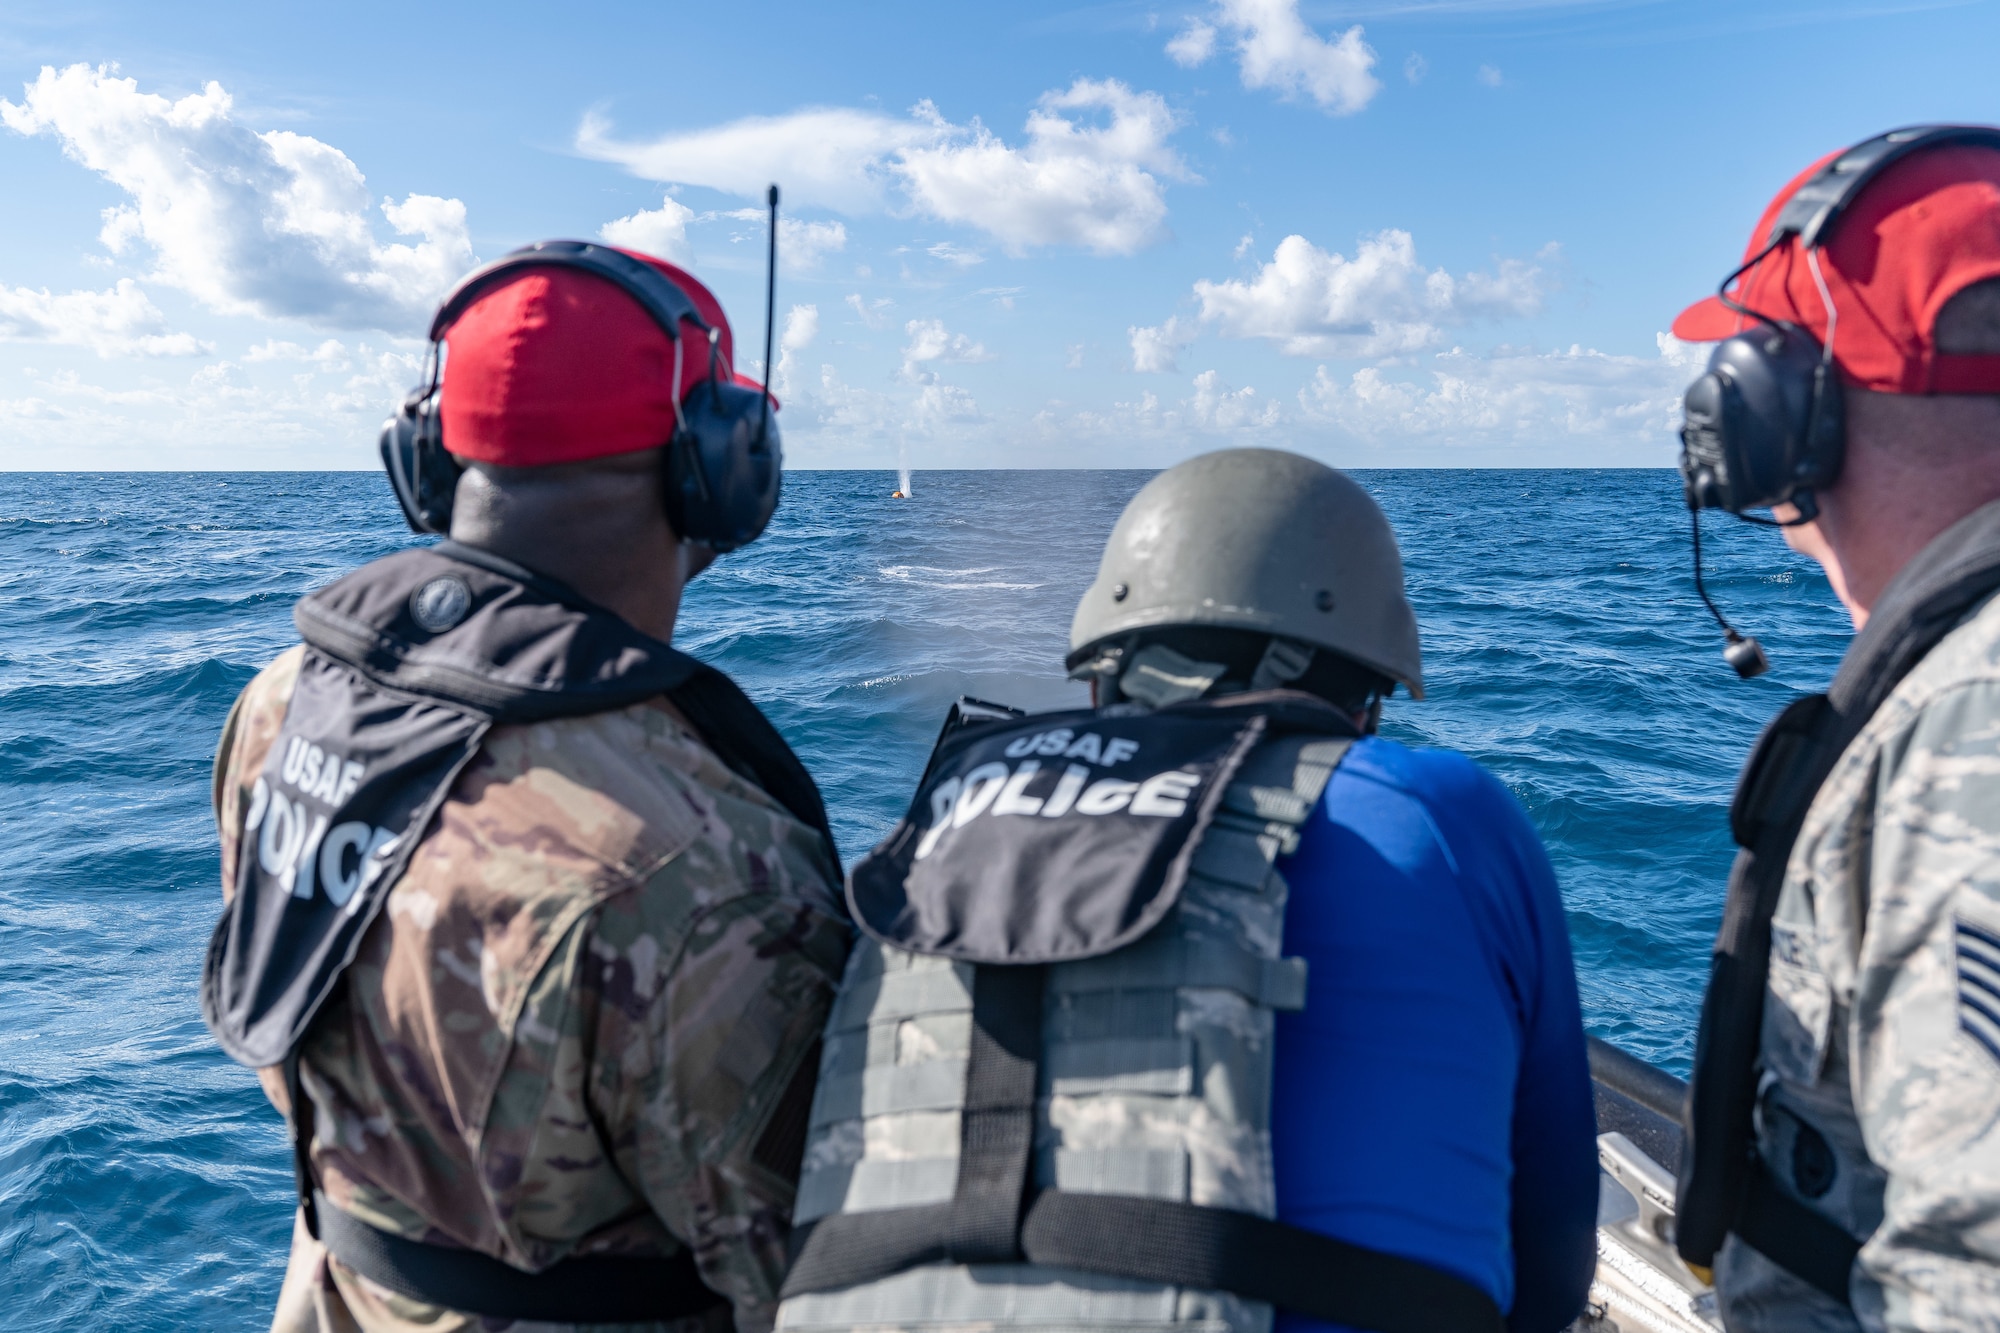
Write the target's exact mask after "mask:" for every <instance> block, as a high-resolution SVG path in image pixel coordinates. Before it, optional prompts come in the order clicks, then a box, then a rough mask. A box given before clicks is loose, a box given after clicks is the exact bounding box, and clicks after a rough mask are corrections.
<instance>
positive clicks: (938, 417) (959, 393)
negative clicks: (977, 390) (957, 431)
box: [910, 384, 986, 430]
mask: <svg viewBox="0 0 2000 1333" xmlns="http://www.w3.org/2000/svg"><path fill="white" fill-rule="evenodd" d="M985 419H986V414H985V413H984V412H982V411H980V410H979V403H978V401H977V400H976V399H974V398H973V396H972V395H971V394H969V393H967V392H966V391H965V390H963V389H961V388H959V387H958V386H957V385H956V384H926V385H925V386H924V387H923V389H922V391H921V392H919V393H918V394H917V400H916V402H914V403H912V404H911V405H910V424H911V425H912V426H914V427H916V428H917V429H918V430H936V429H937V428H938V427H939V426H946V425H951V426H963V425H969V424H971V423H973V422H976V421H984V420H985Z"/></svg>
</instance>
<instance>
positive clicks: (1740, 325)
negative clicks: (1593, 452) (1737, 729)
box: [1674, 126, 2000, 1330]
mask: <svg viewBox="0 0 2000 1333" xmlns="http://www.w3.org/2000/svg"><path fill="white" fill-rule="evenodd" d="M1730 282H1734V283H1735V286H1734V289H1733V290H1731V288H1730V285H1729V283H1730ZM1674 333H1675V335H1676V336H1677V337H1680V338H1683V339H1688V340H1694V341H1708V340H1721V342H1720V346H1719V347H1718V348H1717V350H1716V352H1715V354H1714V357H1713V359H1712V360H1711V362H1710V367H1709V373H1708V374H1706V375H1705V376H1703V378H1702V379H1701V380H1699V381H1697V382H1696V384H1695V385H1694V386H1693V387H1692V388H1691V389H1690V390H1689V391H1688V399H1687V425H1686V429H1685V430H1684V432H1683V440H1684V443H1685V446H1686V452H1685V453H1684V455H1683V459H1682V470H1683V473H1684V475H1685V477H1686V480H1687V486H1688V499H1689V504H1690V507H1691V508H1694V509H1700V508H1708V507H1715V508H1723V509H1728V510H1731V511H1733V512H1737V513H1739V514H1740V513H1743V512H1744V511H1747V510H1757V509H1768V510H1769V511H1770V514H1771V519H1772V520H1774V521H1776V522H1777V523H1780V524H1782V525H1784V526H1783V532H1784V536H1785V540H1786V541H1787V542H1788V543H1789V544H1790V545H1791V546H1792V548H1793V549H1794V550H1797V551H1800V552H1802V553H1804V554H1807V555H1810V556H1812V557H1813V558H1814V559H1815V560H1817V561H1818V562H1819V563H1820V564H1821V566H1822V567H1824V569H1825V570H1826V574H1827V578H1828V580H1829V581H1830V582H1831V584H1832V585H1833V590H1834V592H1835V593H1836V594H1837V595H1838V596H1839V598H1840V600H1841V601H1842V603H1843V604H1844V605H1845V606H1846V607H1847V609H1848V611H1849V613H1850V614H1851V616H1852V617H1853V620H1854V624H1855V628H1856V630H1857V631H1858V633H1857V635H1856V638H1855V640H1854V643H1853V645H1852V647H1851V648H1850V649H1849V651H1848V653H1847V655H1846V658H1845V659H1844V660H1843V662H1842V665H1841V668H1840V671H1839V673H1838V675H1837V676H1836V677H1835V680H1834V682H1833V684H1832V686H1831V688H1830V689H1829V691H1828V692H1827V694H1825V695H1810V696H1807V697H1806V698H1803V699H1800V700H1797V701H1795V702H1794V703H1793V704H1792V705H1791V706H1790V707H1789V708H1787V709H1786V710H1785V712H1784V713H1783V714H1781V715H1780V717H1779V718H1778V719H1777V720H1776V721H1775V722H1774V723H1773V724H1772V726H1771V727H1770V729H1769V730H1768V731H1767V732H1766V735H1765V737H1764V739H1763V740H1762V741H1760V742H1759V745H1758V748H1757V750H1756V752H1755V753H1753V755H1752V758H1751V760H1750V762H1749V764H1748V765H1746V768H1745V776H1744V780H1743V784H1742V786H1741V788H1740V789H1739V791H1738V794H1737V797H1736V801H1735V803H1734V805H1733V806H1732V809H1731V826H1732V831H1733V832H1734V834H1735V836H1736V838H1737V841H1738V842H1739V843H1740V845H1741V846H1742V848H1743V851H1742V852H1741V854H1740V855H1739V857H1738V860H1737V865H1736V868H1735V870H1734V872H1733V873H1732V876H1731V881H1730V890H1729V900H1728V905H1727V908H1726V910H1725V914H1724V921H1723V927H1722V931H1721V934H1720V936H1719V937H1718V940H1717V943H1716V955H1715V962H1714V970H1713V973H1712V976H1711V981H1710V986H1709V991H1708V994H1707V996H1706V998H1705V1000H1704V1004H1703V1012H1702V1025H1701V1033H1700V1037H1699V1039H1698V1042H1697V1049H1696V1056H1695V1070H1694V1079H1693V1089H1692V1094H1691V1097H1690V1101H1689V1112H1688V1126H1687V1127H1688V1130H1689V1141H1688V1144H1687V1150H1686V1152H1685V1154H1684V1156H1683V1160H1682V1163H1681V1172H1680V1190H1679V1199H1678V1217H1677V1219H1676V1242H1677V1245H1678V1247H1679V1249H1680V1252H1681V1254H1682V1256H1683V1257H1684V1258H1685V1259H1687V1260H1688V1261H1689V1262H1690V1263H1691V1264H1693V1265H1695V1266H1697V1267H1698V1268H1699V1267H1703V1266H1709V1265H1712V1266H1713V1270H1714V1279H1715V1284H1716V1289H1717V1292H1718V1295H1719V1300H1720V1309H1721V1313H1722V1316H1723V1319H1724V1322H1725V1323H1726V1324H1727V1325H1728V1327H1730V1328H1731V1329H1753V1330H1807V1329H1810V1330H1822V1329H1824V1330H1834V1329H1839V1330H1852V1329H1855V1328H1857V1327H1859V1328H1866V1329H1870V1330H1879V1329H1892V1330H1915V1329H1926V1330H1930V1329H1969V1328H1984V1329H1993V1328H2000V598H1996V596H1995V593H1996V590H2000V130H1991V129H1983V128H1979V127H1966V126H1940V127H1929V128H1919V129H1914V130H1906V131H1897V132H1895V133H1893V134H1888V135H1883V136H1881V137H1879V138H1877V139H1873V140H1870V141H1868V142H1867V143H1864V144H1860V145H1857V146H1855V147H1854V148H1851V149H1848V150H1846V151H1844V152H1842V153H1836V154H1832V155H1830V156H1829V157H1827V158H1825V159H1822V160H1821V161H1820V162H1818V163H1815V164H1814V165H1813V166H1812V167H1811V168H1809V169H1808V170H1807V171H1805V172H1804V173H1802V174H1801V175H1800V176H1799V177H1798V178H1796V179H1795V180H1793V181H1792V182H1791V184H1789V185H1788V186H1787V187H1786V188H1785V190H1784V191H1783V192H1781V193H1780V194H1779V196H1778V197H1777V199H1775V200H1774V201H1773V202H1772V204H1771V205H1770V207H1769V208H1768V209H1767V210H1766V211H1765V213H1764V216H1763V218H1762V219H1760V221H1759V223H1758V227H1757V230H1756V232H1755V233H1754V234H1753V235H1752V237H1751V241H1750V245H1749V247H1748V249H1747V250H1746V252H1745V255H1744V266H1743V267H1742V268H1740V269H1739V270H1737V272H1736V273H1735V274H1732V275H1731V278H1730V280H1728V281H1726V282H1725V284H1724V292H1723V294H1722V295H1721V296H1719V297H1711V298H1709V299H1708V300H1706V301H1703V302H1700V303H1698V304H1697V305H1695V306H1692V307H1690V308H1689V309H1688V310H1687V311H1686V312H1685V313H1683V314H1682V315H1681V316H1680V318H1679V319H1677V320H1676V321H1675V323H1674ZM1697 532H1698V529H1697ZM1703 595H1704V597H1706V594H1705V593H1704V594H1703ZM1711 609H1713V608H1712V604H1711ZM1717 616H1718V619H1720V613H1719V612H1718V613H1717ZM1724 627H1725V629H1727V630H1728V633H1729V637H1730V640H1731V648H1730V651H1729V657H1730V660H1731V662H1732V664H1734V665H1736V666H1737V667H1738V670H1739V671H1741V672H1742V673H1743V674H1745V675H1750V674H1755V672H1756V671H1758V670H1761V669H1762V654H1761V652H1760V651H1759V650H1758V649H1757V648H1756V646H1755V643H1754V641H1751V640H1745V639H1743V638H1742V637H1741V636H1740V635H1738V634H1736V632H1735V631H1734V630H1733V629H1728V627H1727V624H1726V622H1725V626H1724Z"/></svg>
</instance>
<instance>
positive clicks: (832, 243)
mask: <svg viewBox="0 0 2000 1333" xmlns="http://www.w3.org/2000/svg"><path fill="white" fill-rule="evenodd" d="M769 217H770V214H768V213H766V212H765V211H764V210H763V209H761V208H732V209H728V210H727V211H725V212H721V213H703V214H700V215H699V216H697V217H696V218H695V219H694V220H695V221H696V222H712V221H714V220H715V219H716V218H733V219H735V220H736V221H738V222H755V223H758V224H759V225H758V227H757V230H756V231H755V232H754V233H746V232H738V233H736V234H735V235H733V236H732V237H730V239H731V240H733V241H742V240H747V239H750V238H751V237H752V236H753V235H754V237H755V238H756V240H757V242H758V244H759V245H761V244H763V242H764V240H765V238H767V237H768V236H770V234H771V232H770V228H769V227H768V226H766V225H764V223H765V221H766V219H767V218H769ZM846 248H847V228H846V227H845V226H843V225H842V224H840V223H838V222H807V221H802V220H801V219H799V218H793V217H781V218H779V219H778V262H779V263H780V264H782V265H784V268H785V271H786V272H787V273H808V272H811V271H812V270H813V269H816V268H818V267H819V265H820V261H821V260H823V259H825V258H826V257H827V256H828V255H830V254H834V253H837V252H838V251H841V250H845V249H846Z"/></svg>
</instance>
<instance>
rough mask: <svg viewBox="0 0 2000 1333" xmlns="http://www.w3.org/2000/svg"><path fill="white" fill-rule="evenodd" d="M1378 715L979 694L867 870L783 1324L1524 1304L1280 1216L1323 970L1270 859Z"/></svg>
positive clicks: (1357, 1321) (1445, 1310)
mask: <svg viewBox="0 0 2000 1333" xmlns="http://www.w3.org/2000/svg"><path fill="white" fill-rule="evenodd" d="M988 717H989V719H990V717H991V714H990V712H989V714H988ZM1355 737H1356V732H1355V729H1354V727H1353V725H1352V724H1351V723H1350V722H1349V721H1348V720H1347V719H1346V718H1345V717H1344V716H1343V715H1341V714H1340V713H1338V712H1337V711H1336V710H1334V709H1333V708H1331V707H1330V706H1328V705H1327V704H1325V703H1323V702H1321V701H1319V700H1317V699H1315V698H1313V697H1312V696H1309V695H1305V694H1300V693H1295V692H1290V691H1269V692H1262V693H1256V694H1245V695H1237V696H1233V697H1224V698H1221V699H1216V700H1197V701H1194V702H1190V703H1182V704H1176V705H1173V706H1170V707H1166V708H1162V709H1159V710H1158V711H1156V712H1148V711H1145V710H1144V709H1141V708H1139V707H1137V706H1135V705H1130V704H1126V705H1120V706H1117V707H1113V708H1108V709H1104V710H1098V711H1078V712H1067V713H1053V714H1043V715H1038V716H1032V717H1011V718H1006V719H1004V720H984V721H969V720H967V719H965V718H964V717H963V715H961V714H956V713H955V714H954V719H953V723H950V724H947V727H946V731H945V734H944V735H943V737H942V738H941V739H940V741H939V743H938V746H937V749H936V751H935V752H934V754H933V755H932V758H931V762H930V765H929V768H928V769H927V771H926V773H925V775H924V777H923V780H922V781H921V783H920V784H919V786H918V790H917V794H916V797H915V800H914V802H913V804H912V806H911V809H910V812H909V814H908V815H907V816H906V817H905V818H904V820H903V821H902V822H901V823H900V824H899V825H898V826H897V827H896V829H895V830H894V831H893V832H892V833H891V834H890V835H889V837H888V839H887V840H886V841H884V842H883V843H882V844H881V845H880V846H879V847H877V848H876V849H875V850H874V851H873V852H872V853H870V854H869V855H868V856H867V857H866V858H865V859H863V860H862V861H861V862H860V863H858V864H857V865H856V866H855V867H854V870H853V872H852V874H851V875H850V876H849V880H848V906H849V910H850V912H851V913H852V915H853V917H854V920H855V922H856V924H857V925H859V927H860V928H861V930H862V932H863V933H864V935H865V937H866V938H864V939H863V940H862V941H861V943H860V944H859V945H858V946H857V947H856V949H855V952H854V953H853V955H852V956H851V959H850V961H849V964H848V968H847V972H846V975H845V977H844V979H843V980H842V982H841V986H840V990H839V993H838V995H837V997H836V999H835V1002H834V1008H833V1012H832V1016H831V1017H830V1019H829V1021H828V1024H827V1029H826V1038H825V1044H824V1047H823V1053H822V1059H821V1064H820V1079H819V1084H818V1087H817V1090H816V1093H815V1096H814V1099H813V1107H812V1112H811V1130H810V1134H809V1138H808V1142H807V1149H806V1154H805V1166H804V1170H803V1172H802V1174H801V1177H800V1181H799V1192H798V1201H797V1204H796V1206H795V1209H794V1214H793V1217H794V1229H793V1246H794V1254H795V1258H794V1262H793V1265H792V1268H791V1271H790V1273H789V1275H788V1277H787V1279H786V1282H785V1287H784V1297H785V1299H784V1301H783V1303H782V1304H781V1305H780V1307H779V1312H778V1320H777V1323H778V1328H779V1329H780V1330H781V1333H821V1331H822V1330H823V1331H825V1333H832V1331H833V1330H850V1329H861V1328H882V1327H897V1328H905V1329H908V1328H918V1327H925V1326H955V1327H959V1328H974V1327H977V1328H984V1329H1007V1330H1028V1329H1049V1330H1053V1329H1077V1328H1082V1327H1086V1326H1099V1325H1107V1326H1117V1327H1124V1328H1132V1329H1140V1328H1156V1329H1169V1328H1177V1327H1189V1326H1194V1325H1200V1326H1203V1327H1205V1328H1207V1329H1211V1330H1217V1329H1227V1330H1232V1331H1234V1333H1250V1331H1252V1330H1267V1329H1268V1328H1269V1327H1270V1321H1271V1316H1272V1307H1273V1306H1274V1305H1275V1306H1283V1307H1286V1308H1289V1309H1294V1310H1299V1311H1303V1312H1305V1313H1308V1314H1311V1315H1315V1316H1317V1317H1319V1318H1322V1319H1327V1320H1331V1321H1335V1322H1340V1323H1345V1324H1350V1325H1354V1326H1357V1327H1362V1328H1372V1329H1382V1330H1390V1331H1392V1333H1400V1331H1402V1330H1409V1331H1411V1333H1416V1331H1417V1330H1453V1331H1454V1333H1462V1331H1464V1330H1498V1329H1499V1328H1500V1327H1501V1318H1500V1312H1499V1309H1498V1308H1497V1306H1496V1305H1495V1303H1494V1302H1493V1301H1492V1300H1491V1299H1490V1298H1489V1297H1488V1296H1487V1295H1486V1294H1485V1293H1484V1292H1483V1291H1481V1290H1479V1289H1478V1288H1477V1287H1475V1286H1473V1285H1472V1284H1471V1283H1469V1282H1466V1281H1464V1280H1462V1279H1460V1278H1458V1277H1456V1276H1454V1275H1452V1274H1449V1273H1445V1272H1443V1271H1441V1270H1439V1269H1436V1268H1433V1267H1431V1266H1429V1265H1425V1264H1421V1263H1416V1262H1413V1261H1411V1260H1408V1259H1404V1258H1401V1257H1399V1256H1393V1255H1389V1254H1384V1253H1381V1252H1378V1251H1373V1250H1369V1249H1364V1248H1362V1247H1359V1246H1354V1245H1349V1244H1345V1243H1343V1242H1340V1241H1336V1240H1333V1239H1332V1238H1330V1237H1327V1236H1323V1235H1320V1234H1318V1233H1315V1232H1310V1231H1305V1230H1302V1229H1300V1228H1296V1227H1292V1226H1288V1225H1285V1224H1282V1223H1280V1222H1278V1221H1276V1220H1275V1217H1276V1214H1277V1191H1276V1182H1275V1177H1274V1172H1273V1165H1272V1161H1271V1145H1270V1104H1271V1078H1272V1054H1273V1050H1272V1048H1273V1033H1274V1026H1275V1024H1274V1011H1277V1010H1286V1009H1298V1008H1301V1007H1303V1005H1304V1003H1305V994H1306V984H1307V976H1306V968H1305V963H1304V960H1302V959H1296V958H1284V957H1281V956H1280V943H1281V941H1282V939H1283V935H1284V919H1285V904H1286V898H1287V896H1288V893H1289V889H1288V887H1287V885H1286V883H1285V880H1284V877H1283V876H1282V875H1281V874H1279V873H1278V872H1277V871H1276V870H1275V869H1274V867H1273V864H1272V863H1273V862H1274V861H1275V860H1276V859H1277V858H1278V857H1280V856H1282V855H1284V854H1285V853H1287V852H1289V851H1291V850H1292V849H1293V848H1294V847H1295V846H1296V845H1297V842H1298V836H1299V834H1298V830H1299V828H1300V826H1301V825H1303V824H1304V823H1305V822H1306V820H1307V818H1308V817H1309V816H1310V814H1311V813H1312V811H1313V809H1314V807H1315V806H1316V805H1317V803H1318V801H1319V799H1320V796H1321V793H1322V792H1323V791H1324V789H1325V787H1326V783H1327V780H1328V778H1329V777H1330V776H1331V774H1332V772H1333V770H1334V768H1335V767H1336V766H1337V765H1338V764H1339V763H1340V762H1341V760H1342V758H1343V757H1344V756H1345V755H1346V753H1347V751H1348V748H1349V747H1350V746H1351V745H1352V744H1353V742H1354V739H1355ZM1356 1150H1357V1151H1365V1150H1366V1149H1365V1146H1363V1145H1357V1146H1356Z"/></svg>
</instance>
